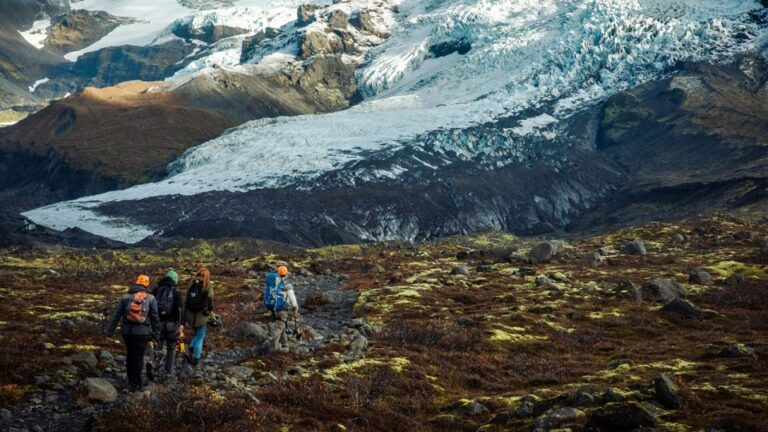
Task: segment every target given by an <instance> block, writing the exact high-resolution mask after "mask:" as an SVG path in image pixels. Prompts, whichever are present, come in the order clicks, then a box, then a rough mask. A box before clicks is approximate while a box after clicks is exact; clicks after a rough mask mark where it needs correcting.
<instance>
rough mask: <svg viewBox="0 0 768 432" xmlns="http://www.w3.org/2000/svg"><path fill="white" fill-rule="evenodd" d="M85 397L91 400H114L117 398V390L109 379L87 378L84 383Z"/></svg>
mask: <svg viewBox="0 0 768 432" xmlns="http://www.w3.org/2000/svg"><path fill="white" fill-rule="evenodd" d="M82 386H83V390H84V393H85V397H86V398H87V399H88V400H89V401H91V402H114V401H115V400H117V390H116V389H115V387H114V386H113V385H112V384H111V383H110V382H109V381H107V380H105V379H101V378H86V379H85V380H83V383H82Z"/></svg>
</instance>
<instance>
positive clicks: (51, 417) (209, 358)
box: [0, 271, 373, 432]
mask: <svg viewBox="0 0 768 432" xmlns="http://www.w3.org/2000/svg"><path fill="white" fill-rule="evenodd" d="M303 273H304V274H303V275H298V276H296V277H295V278H293V280H292V283H293V284H294V286H295V288H296V291H297V300H298V301H299V304H300V305H301V308H300V311H301V313H302V315H301V317H300V319H299V320H298V321H294V322H292V325H293V326H292V327H291V329H290V334H291V336H290V337H289V345H288V348H289V352H290V353H293V354H296V355H300V356H302V357H304V358H309V359H312V358H314V352H315V350H317V349H319V348H322V347H323V346H326V345H328V344H333V343H341V344H343V345H345V346H348V348H349V350H348V352H347V356H346V357H345V358H346V359H347V360H353V359H355V358H359V357H360V356H362V355H364V352H363V349H357V348H355V347H354V346H353V345H354V342H356V343H357V344H358V345H359V344H365V345H367V337H366V336H364V335H367V334H369V333H372V332H373V327H372V326H370V325H369V324H368V323H367V322H365V321H364V320H360V319H357V320H356V319H354V312H353V307H354V304H355V302H356V300H357V296H358V293H357V292H355V291H350V290H345V289H344V288H343V280H344V279H345V277H343V276H341V277H337V276H328V275H326V276H310V275H309V273H308V272H306V271H304V272H303ZM251 275H253V273H252V274H251ZM259 294H260V293H259V292H258V290H256V292H254V296H253V297H254V300H253V303H252V304H245V305H244V307H245V308H246V309H248V310H253V309H255V311H254V312H253V314H252V315H253V317H254V322H241V323H239V324H236V325H226V324H225V325H224V326H223V327H222V328H219V329H209V336H208V339H207V341H206V347H205V353H204V356H203V358H202V359H201V362H200V364H199V365H198V366H196V367H192V366H191V365H190V364H189V363H187V362H186V361H185V360H184V359H183V357H181V356H180V357H179V358H177V361H176V366H175V368H174V372H173V373H172V374H171V375H167V376H166V374H165V372H164V371H162V370H158V369H161V368H162V361H163V357H164V353H160V354H158V356H157V357H153V354H152V351H151V348H150V349H148V354H147V356H146V360H147V362H151V363H152V364H153V365H155V368H154V369H155V371H156V372H155V374H156V378H155V382H151V381H149V380H147V384H148V385H147V387H146V389H145V390H144V391H143V392H142V393H131V392H128V390H127V389H126V383H125V356H124V355H121V354H117V352H122V350H115V351H114V352H111V351H107V350H102V351H100V352H98V353H95V352H88V351H82V352H77V353H75V354H73V355H71V356H66V357H63V358H61V359H59V360H60V361H59V363H60V367H59V368H58V369H57V370H55V371H52V372H51V373H49V374H44V375H40V376H37V377H35V380H36V383H37V384H38V385H39V386H40V390H39V391H38V392H36V393H35V394H33V395H32V396H31V398H30V399H29V403H28V404H23V405H17V406H15V407H11V408H12V409H8V408H3V409H2V412H1V414H2V420H1V422H0V425H2V427H3V429H2V430H8V431H9V432H23V431H35V432H37V431H75V430H91V429H92V428H93V427H94V425H95V424H96V423H97V419H98V418H99V416H100V415H101V414H103V413H104V412H106V411H108V410H111V409H114V407H115V406H117V407H120V406H121V405H126V404H132V403H136V401H137V400H141V399H142V398H143V399H145V400H146V401H147V402H149V401H151V400H152V399H153V397H154V394H155V393H156V392H157V391H158V389H159V388H161V387H162V388H163V389H164V390H165V391H166V392H171V393H175V392H184V391H185V389H186V388H187V387H188V386H191V385H207V386H212V387H214V388H216V387H220V388H223V389H226V390H230V391H234V392H237V393H241V394H244V395H247V396H248V397H249V398H250V399H251V400H252V401H253V402H255V403H259V401H258V399H257V398H256V397H255V396H254V395H253V391H254V390H255V389H256V388H258V387H263V386H268V385H270V383H272V382H275V381H277V380H279V379H280V377H281V376H283V375H301V374H305V373H306V372H305V370H304V368H303V367H302V366H301V365H300V363H301V362H288V363H285V364H281V365H279V366H281V367H280V368H279V369H277V370H267V369H266V368H264V367H261V368H259V369H260V374H261V375H262V378H257V377H256V376H255V374H254V373H255V369H254V367H253V365H254V359H258V358H259V357H264V356H265V355H268V354H269V353H270V350H271V348H270V343H269V335H270V325H269V321H270V320H269V319H268V318H266V317H268V316H269V313H268V312H267V311H266V310H265V309H264V307H263V306H262V305H261V297H260V296H259ZM221 338H224V339H233V340H238V341H241V342H244V345H243V346H238V347H234V348H229V349H225V350H221V351H217V350H211V346H210V345H211V344H210V341H211V340H216V339H221ZM355 338H358V339H357V340H355ZM188 339H189V335H187V341H188ZM353 341H354V342H353ZM158 351H159V350H158ZM256 362H258V360H256ZM244 363H247V364H248V365H249V366H244V365H243V364H244ZM259 364H261V365H263V364H264V363H263V362H261V363H259ZM145 375H146V374H145ZM73 377H86V378H84V379H82V380H80V381H79V382H78V381H73ZM145 379H146V376H145ZM118 409H119V408H118Z"/></svg>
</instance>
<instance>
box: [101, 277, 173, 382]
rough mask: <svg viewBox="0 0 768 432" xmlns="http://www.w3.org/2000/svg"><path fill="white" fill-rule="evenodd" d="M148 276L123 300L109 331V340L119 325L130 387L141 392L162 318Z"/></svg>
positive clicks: (118, 306) (141, 278)
mask: <svg viewBox="0 0 768 432" xmlns="http://www.w3.org/2000/svg"><path fill="white" fill-rule="evenodd" d="M148 287H149V277H148V276H146V275H140V276H139V277H138V278H136V284H135V285H134V286H133V287H131V288H130V289H129V290H128V293H127V294H126V295H125V296H123V298H122V299H120V302H119V303H118V304H117V307H116V308H115V313H114V314H113V315H112V322H111V323H110V324H109V327H108V328H107V331H106V335H107V337H110V338H111V337H112V336H113V335H114V334H115V330H116V329H117V325H118V324H120V327H121V329H120V332H121V334H122V336H123V341H124V342H125V348H126V349H127V350H128V354H127V355H126V357H125V366H126V369H127V372H128V385H129V388H130V389H131V390H134V391H136V390H141V389H142V388H143V387H144V383H143V380H142V376H141V373H142V370H143V369H144V353H145V351H146V349H147V342H149V340H150V335H151V334H153V333H154V334H158V332H159V330H160V318H159V316H158V314H157V301H156V300H155V297H154V296H153V295H152V294H150V293H149V291H148V290H147V288H148Z"/></svg>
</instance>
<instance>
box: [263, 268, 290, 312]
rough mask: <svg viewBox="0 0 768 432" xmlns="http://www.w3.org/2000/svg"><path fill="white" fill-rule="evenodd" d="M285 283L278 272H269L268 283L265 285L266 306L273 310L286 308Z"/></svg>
mask: <svg viewBox="0 0 768 432" xmlns="http://www.w3.org/2000/svg"><path fill="white" fill-rule="evenodd" d="M284 287H285V283H284V282H283V279H282V278H281V277H280V275H278V274H277V273H267V284H266V285H265V286H264V306H266V307H267V309H268V310H271V311H280V310H283V309H285V297H284V296H283V289H284Z"/></svg>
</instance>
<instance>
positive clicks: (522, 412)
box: [515, 395, 539, 418]
mask: <svg viewBox="0 0 768 432" xmlns="http://www.w3.org/2000/svg"><path fill="white" fill-rule="evenodd" d="M537 402H539V398H538V397H536V396H534V395H525V396H523V398H522V399H521V400H520V405H518V407H517V411H516V412H515V414H517V416H518V417H523V418H525V417H533V413H534V408H535V407H536V403H537Z"/></svg>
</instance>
